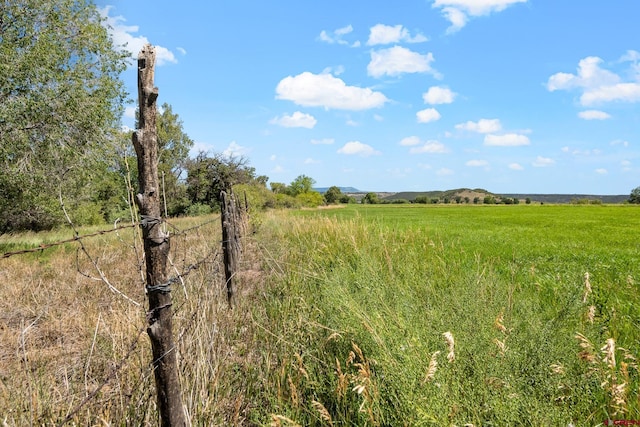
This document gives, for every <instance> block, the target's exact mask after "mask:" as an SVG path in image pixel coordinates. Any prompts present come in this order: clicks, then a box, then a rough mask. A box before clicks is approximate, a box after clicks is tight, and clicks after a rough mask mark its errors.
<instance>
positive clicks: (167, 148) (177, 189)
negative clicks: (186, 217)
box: [156, 103, 193, 216]
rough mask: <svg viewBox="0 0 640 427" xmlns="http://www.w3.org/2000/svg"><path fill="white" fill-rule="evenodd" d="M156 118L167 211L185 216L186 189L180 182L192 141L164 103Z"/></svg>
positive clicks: (178, 118) (180, 121)
mask: <svg viewBox="0 0 640 427" xmlns="http://www.w3.org/2000/svg"><path fill="white" fill-rule="evenodd" d="M160 111H161V112H158V115H157V119H156V127H157V129H158V154H159V159H158V173H159V175H160V178H161V179H163V180H164V187H165V193H166V200H167V211H168V214H169V215H170V216H173V215H178V214H182V213H185V211H186V209H187V208H188V207H189V204H190V202H189V198H188V196H187V186H186V184H185V182H184V180H183V179H181V177H182V174H183V172H184V171H185V167H186V164H187V160H188V159H189V150H190V149H191V148H192V147H193V140H192V139H191V138H189V136H188V135H187V134H186V133H185V131H184V129H183V127H182V120H180V117H179V116H178V114H175V113H174V112H173V109H172V108H171V105H169V104H167V103H164V104H162V107H161V108H160Z"/></svg>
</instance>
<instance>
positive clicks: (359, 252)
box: [264, 205, 640, 426]
mask: <svg viewBox="0 0 640 427" xmlns="http://www.w3.org/2000/svg"><path fill="white" fill-rule="evenodd" d="M271 222H273V224H272V225H271ZM267 223H268V224H269V226H267V225H266V224H265V227H264V228H268V229H269V231H270V232H271V233H275V237H274V238H273V239H272V240H275V241H278V242H280V245H281V246H280V252H279V253H278V256H277V257H276V258H278V259H282V260H283V262H284V267H282V281H281V284H280V286H279V287H276V289H279V294H280V298H279V299H278V298H275V297H276V296H277V294H275V295H274V296H273V297H272V298H271V299H270V302H269V303H268V306H269V307H270V308H268V312H269V313H270V315H271V317H270V319H269V320H268V321H267V323H273V322H282V324H281V326H280V329H279V330H278V332H277V333H276V334H277V335H278V338H277V339H275V338H274V340H273V345H274V346H277V347H278V351H277V353H278V354H279V355H280V357H281V358H282V357H284V359H279V363H278V365H277V366H278V370H277V371H275V372H276V373H275V374H273V375H272V380H271V383H272V384H273V383H275V384H277V386H278V392H277V393H274V394H276V397H277V399H276V400H275V401H274V409H273V411H274V412H275V413H278V414H280V415H282V416H283V417H286V418H288V419H290V420H294V421H295V422H297V423H298V424H300V425H313V424H315V425H322V424H323V421H321V420H323V419H324V420H325V421H324V423H325V424H330V423H331V422H332V423H333V425H407V426H417V425H434V426H442V425H475V426H480V425H485V426H486V425H496V426H506V425H545V426H546V425H557V426H567V425H576V426H578V425H580V426H582V425H598V424H601V423H603V422H605V420H608V419H614V420H618V419H624V420H628V419H632V420H636V419H640V401H639V396H640V393H639V387H640V382H639V380H638V365H637V361H636V357H638V356H639V355H640V341H639V338H640V310H639V309H638V307H639V302H640V301H639V299H640V297H639V292H638V280H639V279H640V243H639V241H638V231H639V230H640V211H639V210H638V209H635V208H634V207H630V206H620V205H618V206H570V205H562V206H548V205H545V206H540V205H538V206H526V205H519V206H442V205H440V206H433V207H427V206H422V207H421V206H415V205H404V206H348V207H345V208H342V209H328V210H317V211H299V212H296V213H293V214H288V215H286V216H284V217H283V216H282V215H277V216H272V217H271V219H270V221H269V222H267ZM272 292H275V290H273V291H272ZM274 333H275V331H274ZM287 350H288V355H287ZM329 420H331V422H330V421H329ZM283 425H286V424H284V423H283Z"/></svg>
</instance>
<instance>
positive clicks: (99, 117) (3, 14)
mask: <svg viewBox="0 0 640 427" xmlns="http://www.w3.org/2000/svg"><path fill="white" fill-rule="evenodd" d="M101 19H102V18H101V17H100V15H99V13H98V11H97V9H96V7H95V5H94V4H93V3H91V2H90V1H89V0H13V1H9V2H2V4H1V6H0V170H2V173H0V180H1V181H0V187H1V188H3V190H2V191H0V206H1V207H2V208H3V215H2V219H1V220H0V232H4V231H9V230H13V229H21V228H28V229H35V230H37V229H44V228H50V227H52V226H54V225H56V224H57V223H59V222H60V221H62V215H61V212H60V208H59V206H58V195H59V194H64V196H65V199H66V200H67V201H70V202H71V204H74V203H76V202H78V201H79V200H80V199H81V198H82V197H84V194H82V192H83V191H86V188H87V187H86V186H85V185H84V183H87V182H91V181H90V179H88V177H89V176H90V175H91V174H92V173H101V172H102V171H104V166H105V165H104V160H103V158H105V157H108V156H107V155H106V154H105V152H107V151H109V150H112V142H113V141H114V137H113V135H114V130H116V129H117V127H118V123H119V120H120V117H121V113H122V105H123V100H124V98H125V92H124V89H123V84H122V82H121V81H120V79H119V75H120V72H121V71H123V70H124V69H125V67H126V64H127V62H126V58H125V55H124V54H123V53H122V52H121V51H119V50H117V49H116V48H115V47H114V46H113V43H112V40H111V39H110V38H109V36H108V33H107V31H106V29H105V28H104V27H103V26H102V25H101ZM80 184H83V185H80ZM78 192H79V193H78Z"/></svg>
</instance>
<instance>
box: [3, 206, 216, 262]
mask: <svg viewBox="0 0 640 427" xmlns="http://www.w3.org/2000/svg"><path fill="white" fill-rule="evenodd" d="M216 221H220V216H219V215H216V217H215V218H213V219H211V220H209V221H205V222H203V223H201V224H198V225H195V226H193V227H189V228H186V229H184V230H180V229H179V228H178V227H176V226H175V225H173V224H171V223H170V222H169V221H166V220H164V221H163V222H165V223H166V224H168V225H169V226H171V228H173V229H174V230H177V231H175V232H174V234H172V235H170V236H169V238H172V237H177V236H181V235H183V234H186V233H187V232H189V231H192V230H195V229H198V228H201V227H204V226H205V225H208V224H211V223H213V222H216ZM142 224H143V222H142V221H139V222H136V223H133V224H128V225H121V226H119V227H114V228H112V229H109V230H100V231H96V232H94V233H88V234H83V235H80V236H74V237H71V238H69V239H65V240H60V241H57V242H53V243H41V244H40V245H39V246H38V247H37V248H28V249H21V250H17V251H10V252H4V253H3V254H2V255H0V259H4V258H11V257H12V256H15V255H24V254H28V253H33V252H38V251H44V250H45V249H50V248H53V247H56V246H61V245H65V244H67V243H73V242H77V241H80V240H83V239H87V238H90V237H96V236H102V235H104V234H109V233H114V232H118V231H121V230H126V229H128V228H134V227H137V226H140V225H142Z"/></svg>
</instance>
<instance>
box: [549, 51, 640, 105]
mask: <svg viewBox="0 0 640 427" xmlns="http://www.w3.org/2000/svg"><path fill="white" fill-rule="evenodd" d="M632 52H635V51H629V52H627V54H626V55H625V56H623V59H627V60H631V59H633V57H634V54H633V53H632ZM603 62H604V61H603V60H602V59H601V58H599V57H597V56H589V57H586V58H583V59H581V60H580V62H578V68H577V72H576V74H571V73H564V72H560V73H556V74H554V75H552V76H551V77H549V80H548V81H547V90H549V91H550V92H554V91H557V90H567V91H570V90H578V91H580V92H582V95H581V96H580V104H581V105H582V106H585V107H588V106H592V105H598V104H604V103H608V102H615V101H619V102H632V103H634V102H640V82H638V81H630V82H625V81H623V80H622V78H621V77H620V76H619V75H617V74H616V73H614V72H612V71H609V70H606V69H604V68H602V66H601V65H602V63H603ZM623 62H624V61H623ZM632 67H635V64H634V65H632ZM639 76H640V74H639Z"/></svg>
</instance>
